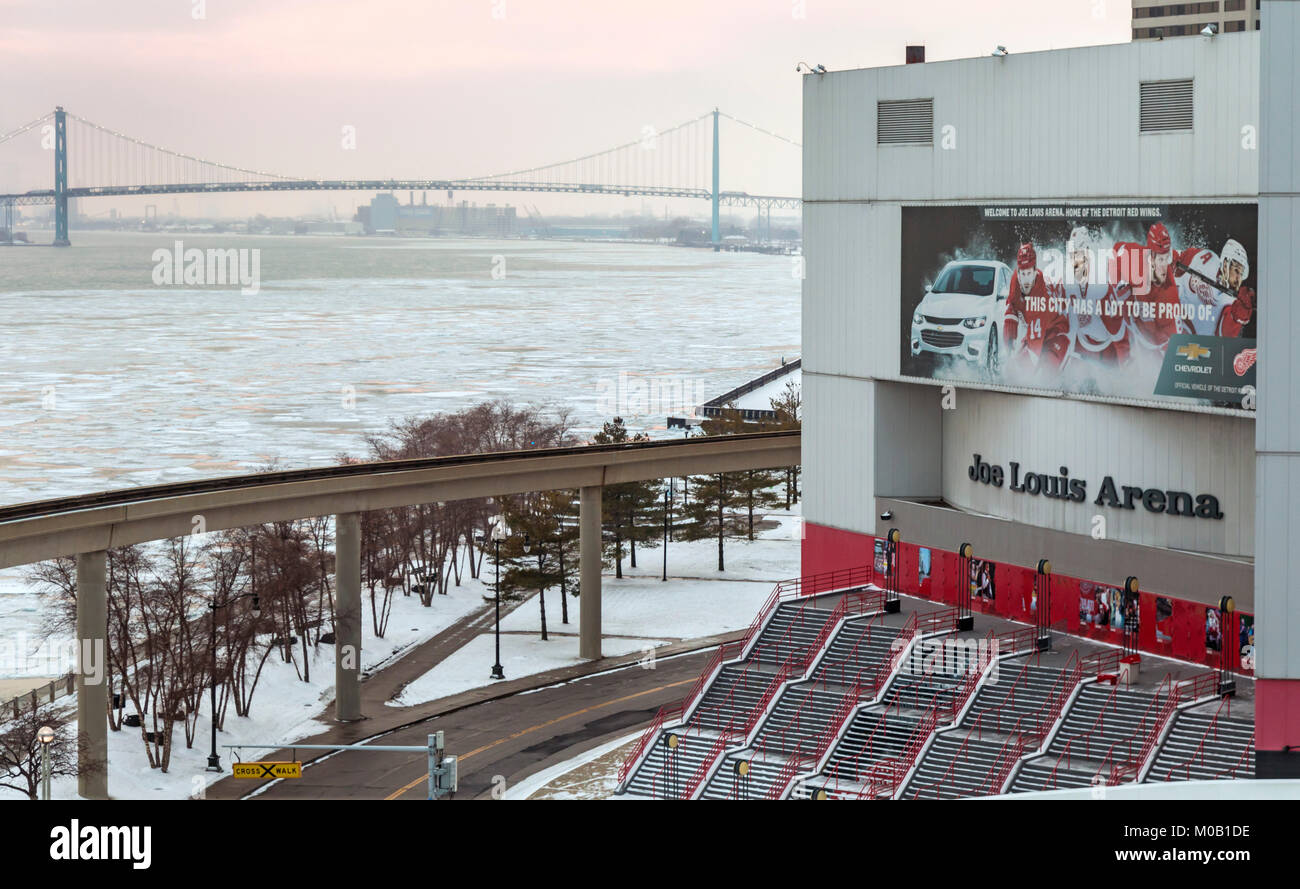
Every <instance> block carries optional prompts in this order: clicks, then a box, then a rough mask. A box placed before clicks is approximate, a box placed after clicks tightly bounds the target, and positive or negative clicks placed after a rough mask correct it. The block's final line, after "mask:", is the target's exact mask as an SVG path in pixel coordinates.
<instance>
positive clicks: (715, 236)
mask: <svg viewBox="0 0 1300 889" xmlns="http://www.w3.org/2000/svg"><path fill="white" fill-rule="evenodd" d="M720 241H721V239H720V238H719V237H718V109H716V108H714V109H713V252H714V253H717V252H718V247H719V244H720Z"/></svg>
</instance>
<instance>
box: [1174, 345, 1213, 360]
mask: <svg viewBox="0 0 1300 889" xmlns="http://www.w3.org/2000/svg"><path fill="white" fill-rule="evenodd" d="M1178 354H1179V355H1182V356H1183V357H1184V358H1187V359H1189V360H1191V361H1199V360H1200V359H1202V358H1204V357H1205V356H1207V355H1209V354H1210V350H1209V349H1207V348H1205V347H1204V346H1202V345H1199V344H1198V343H1188V344H1187V345H1185V346H1179V347H1178Z"/></svg>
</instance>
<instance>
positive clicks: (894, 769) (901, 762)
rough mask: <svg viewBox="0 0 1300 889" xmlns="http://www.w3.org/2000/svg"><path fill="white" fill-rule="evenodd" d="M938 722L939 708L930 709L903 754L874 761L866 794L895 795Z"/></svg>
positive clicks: (874, 795)
mask: <svg viewBox="0 0 1300 889" xmlns="http://www.w3.org/2000/svg"><path fill="white" fill-rule="evenodd" d="M938 722H939V713H938V710H937V709H932V710H930V711H929V712H928V713H926V714H925V715H924V716H922V717H921V719H920V720H919V721H918V722H917V724H916V727H915V728H914V729H913V730H912V734H911V736H910V737H909V738H908V739H907V744H906V745H905V746H904V747H903V752H902V753H901V754H899V755H898V756H897V757H891V758H889V759H884V760H881V761H880V762H877V763H874V764H873V765H872V766H871V768H870V771H869V772H868V773H867V775H868V778H867V781H866V782H865V784H866V787H865V788H864V790H865V791H866V793H865V795H867V796H870V797H871V798H873V799H874V798H876V797H879V796H893V795H894V794H895V793H896V792H897V790H898V784H899V782H900V781H902V780H903V778H904V777H906V775H907V773H908V772H909V771H911V769H912V766H913V765H914V764H915V763H916V757H917V756H918V755H919V754H920V752H921V748H923V747H924V746H925V742H926V741H927V740H928V739H929V737H930V735H931V734H933V733H934V728H935V726H936V725H937V724H938Z"/></svg>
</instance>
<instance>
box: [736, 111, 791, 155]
mask: <svg viewBox="0 0 1300 889" xmlns="http://www.w3.org/2000/svg"><path fill="white" fill-rule="evenodd" d="M718 114H719V115H720V116H722V117H725V118H726V119H727V120H729V121H732V122H733V123H738V124H740V125H741V126H742V127H749V128H750V129H751V130H755V131H756V132H759V133H762V134H763V135H764V136H771V137H772V138H773V139H780V140H781V141H782V142H789V143H790V144H791V145H793V146H794V147H795V148H803V145H801V144H800V143H798V142H796V141H794V140H793V139H790V138H787V137H786V136H782V135H781V134H780V133H774V132H772V131H771V130H768V129H764V128H763V127H760V126H759V125H758V124H753V123H750V122H749V121H747V120H741V119H740V118H739V117H732V116H731V115H730V114H728V113H727V112H725V111H719V112H718Z"/></svg>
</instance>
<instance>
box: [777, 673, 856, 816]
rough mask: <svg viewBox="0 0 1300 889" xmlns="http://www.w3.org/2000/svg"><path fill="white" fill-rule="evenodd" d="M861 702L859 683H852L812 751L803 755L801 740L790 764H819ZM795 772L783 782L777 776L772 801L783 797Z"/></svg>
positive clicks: (814, 743) (791, 756)
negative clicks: (796, 762)
mask: <svg viewBox="0 0 1300 889" xmlns="http://www.w3.org/2000/svg"><path fill="white" fill-rule="evenodd" d="M861 700H862V686H861V685H860V684H859V683H854V684H853V687H852V688H850V689H849V690H848V691H847V692H845V693H844V696H843V697H841V698H840V701H839V703H838V704H837V705H836V707H835V710H834V711H833V712H832V713H831V717H830V719H829V720H827V723H826V726H825V727H824V728H823V729H822V730H821V732H820V734H818V735H817V737H816V738H814V739H813V743H812V749H811V750H810V751H809V752H808V753H807V754H804V752H803V742H802V739H801V740H800V744H799V747H798V748H797V749H796V751H795V752H794V753H793V754H790V761H791V762H792V763H793V762H795V761H798V762H799V763H800V764H802V763H804V762H811V763H812V764H813V765H816V764H817V763H819V762H821V759H822V757H823V756H824V755H825V754H826V751H827V750H829V749H830V746H831V744H832V743H833V742H834V741H835V739H836V738H837V737H839V734H840V731H841V729H842V728H843V727H844V725H845V724H846V723H847V722H848V721H849V719H850V718H851V717H852V715H853V712H854V711H855V710H857V707H858V704H859V702H860V701H861ZM796 771H797V770H795V771H791V772H790V774H789V775H788V776H786V777H785V779H784V781H782V780H781V779H780V776H778V780H777V782H776V783H775V784H774V785H773V786H772V793H774V794H775V795H774V796H771V798H772V799H780V798H781V797H782V796H784V795H785V790H786V787H787V785H788V784H789V783H790V781H791V780H793V779H794V776H795V774H796ZM785 772H786V769H782V770H781V773H782V775H784V774H785Z"/></svg>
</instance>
